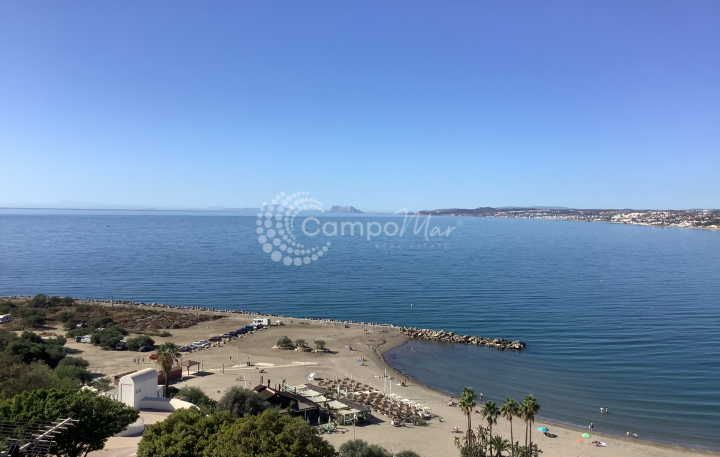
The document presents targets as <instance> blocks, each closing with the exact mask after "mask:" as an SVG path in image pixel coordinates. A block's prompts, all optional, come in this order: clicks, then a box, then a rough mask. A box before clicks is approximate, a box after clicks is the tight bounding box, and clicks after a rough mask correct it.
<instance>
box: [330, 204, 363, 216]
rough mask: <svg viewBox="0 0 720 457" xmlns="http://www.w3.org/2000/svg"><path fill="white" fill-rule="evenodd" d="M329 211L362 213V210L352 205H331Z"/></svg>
mask: <svg viewBox="0 0 720 457" xmlns="http://www.w3.org/2000/svg"><path fill="white" fill-rule="evenodd" d="M328 212H330V213H346V214H363V212H362V211H360V210H359V209H357V208H355V207H354V206H333V207H332V208H330V211H328Z"/></svg>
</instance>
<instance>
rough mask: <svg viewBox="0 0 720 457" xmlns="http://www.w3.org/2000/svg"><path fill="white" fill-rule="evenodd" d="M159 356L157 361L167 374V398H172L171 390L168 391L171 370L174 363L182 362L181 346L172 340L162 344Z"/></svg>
mask: <svg viewBox="0 0 720 457" xmlns="http://www.w3.org/2000/svg"><path fill="white" fill-rule="evenodd" d="M156 354H157V356H158V358H157V360H156V362H155V363H157V364H158V365H160V368H161V369H162V371H163V373H164V374H165V398H170V392H168V386H169V385H170V370H171V369H172V367H173V365H175V364H176V363H180V357H182V354H180V347H179V346H178V345H177V344H175V343H172V342H170V341H168V342H166V343H163V344H162V345H160V349H158V350H157V352H156Z"/></svg>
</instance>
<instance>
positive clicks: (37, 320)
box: [22, 314, 45, 328]
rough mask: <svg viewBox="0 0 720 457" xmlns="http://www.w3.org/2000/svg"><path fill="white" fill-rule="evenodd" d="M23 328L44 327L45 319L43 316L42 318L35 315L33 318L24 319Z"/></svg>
mask: <svg viewBox="0 0 720 457" xmlns="http://www.w3.org/2000/svg"><path fill="white" fill-rule="evenodd" d="M22 325H23V328H25V327H32V328H37V327H42V326H43V325H45V318H44V317H43V316H40V315H38V314H33V315H32V316H28V317H24V318H23V320H22Z"/></svg>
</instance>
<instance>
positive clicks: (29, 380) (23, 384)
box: [0, 362, 78, 400]
mask: <svg viewBox="0 0 720 457" xmlns="http://www.w3.org/2000/svg"><path fill="white" fill-rule="evenodd" d="M77 387H78V383H77V381H75V380H72V379H66V378H60V377H58V375H57V373H55V372H54V371H53V370H52V369H51V368H50V367H49V366H47V365H46V364H45V363H43V362H32V363H30V364H25V363H14V364H11V365H3V368H2V370H0V400H5V399H8V398H13V397H14V396H16V395H20V394H21V393H23V392H30V391H34V390H37V389H73V388H77Z"/></svg>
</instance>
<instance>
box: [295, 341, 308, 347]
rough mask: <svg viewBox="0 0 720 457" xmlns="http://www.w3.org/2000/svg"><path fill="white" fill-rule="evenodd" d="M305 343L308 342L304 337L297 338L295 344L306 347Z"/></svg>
mask: <svg viewBox="0 0 720 457" xmlns="http://www.w3.org/2000/svg"><path fill="white" fill-rule="evenodd" d="M305 344H306V342H305V340H303V339H298V340H295V346H297V347H299V348H304V347H305Z"/></svg>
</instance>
